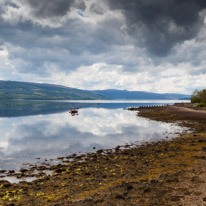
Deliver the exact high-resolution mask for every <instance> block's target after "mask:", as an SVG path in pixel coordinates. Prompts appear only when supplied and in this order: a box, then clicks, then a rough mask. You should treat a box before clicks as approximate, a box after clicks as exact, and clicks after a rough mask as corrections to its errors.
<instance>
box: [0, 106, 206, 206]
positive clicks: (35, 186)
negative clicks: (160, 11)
mask: <svg viewBox="0 0 206 206" xmlns="http://www.w3.org/2000/svg"><path fill="white" fill-rule="evenodd" d="M133 110H134V112H135V110H138V115H140V116H142V117H146V118H150V119H152V120H156V121H164V122H176V123H177V124H179V125H181V126H186V127H188V128H189V129H190V130H191V132H190V133H189V134H182V135H180V137H178V138H176V139H174V140H172V141H159V142H155V143H152V144H145V145H142V146H138V145H135V144H132V145H125V146H118V147H116V148H114V149H109V150H99V151H97V152H96V153H89V154H84V155H80V156H77V155H76V154H74V155H71V156H68V157H64V158H63V157H62V158H60V159H62V164H59V165H55V166H51V165H49V164H45V165H41V166H37V165H33V166H31V167H30V169H25V170H22V171H20V173H18V174H13V175H15V176H16V177H18V178H22V177H36V178H37V179H36V180H34V181H32V182H20V183H18V184H11V183H9V182H8V181H6V180H1V181H0V205H10V206H12V205H22V206H25V205H35V206H37V205H52V206H58V205H59V206H62V205H65V206H68V205H71V206H73V205H95V206H96V205H102V206H116V205H122V206H125V205H133V206H135V205H138V206H139V205H151V206H153V205H161V206H162V205H206V174H205V171H206V126H205V125H206V111H205V110H195V109H194V108H190V107H187V106H185V105H177V106H167V107H159V108H144V109H135V108H133ZM34 171H36V172H37V174H36V175H34Z"/></svg>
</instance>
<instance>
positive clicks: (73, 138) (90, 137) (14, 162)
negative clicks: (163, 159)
mask: <svg viewBox="0 0 206 206" xmlns="http://www.w3.org/2000/svg"><path fill="white" fill-rule="evenodd" d="M0 130H1V136H0V156H1V162H0V166H1V169H19V168H20V167H21V165H22V163H24V162H29V163H34V162H37V161H39V160H37V159H36V158H43V159H44V158H47V159H49V158H55V157H58V156H65V155H67V154H69V153H77V152H88V151H92V148H93V147H96V148H97V149H99V148H113V147H115V146H117V145H123V144H125V143H131V142H135V141H137V142H139V143H141V142H146V141H154V140H158V139H162V138H165V137H166V136H168V137H169V138H170V137H174V136H175V133H176V132H181V130H182V129H181V128H180V127H177V126H175V125H174V124H168V123H160V122H155V121H148V120H147V119H144V118H140V117H137V116H136V113H135V112H131V111H127V110H123V109H106V108H93V107H88V108H82V109H79V115H78V116H71V114H70V113H69V110H68V109H67V111H66V112H62V113H55V114H50V115H35V116H24V117H15V118H0Z"/></svg>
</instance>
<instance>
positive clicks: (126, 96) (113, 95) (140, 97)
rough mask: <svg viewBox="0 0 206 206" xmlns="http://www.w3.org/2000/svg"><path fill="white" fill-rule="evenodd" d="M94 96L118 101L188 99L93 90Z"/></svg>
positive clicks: (174, 96) (147, 93) (133, 92)
mask: <svg viewBox="0 0 206 206" xmlns="http://www.w3.org/2000/svg"><path fill="white" fill-rule="evenodd" d="M92 92H93V93H94V94H96V95H102V96H105V97H106V98H108V99H119V100H155V99H165V100H166V99H168V100H169V99H171V100H172V99H190V95H185V94H175V93H165V94H159V93H152V92H142V91H127V90H116V89H108V90H93V91H92Z"/></svg>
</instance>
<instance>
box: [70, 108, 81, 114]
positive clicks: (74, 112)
mask: <svg viewBox="0 0 206 206" xmlns="http://www.w3.org/2000/svg"><path fill="white" fill-rule="evenodd" d="M78 110H79V109H78V108H72V109H70V111H69V113H70V114H71V115H72V116H74V115H78Z"/></svg>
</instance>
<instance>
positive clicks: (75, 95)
mask: <svg viewBox="0 0 206 206" xmlns="http://www.w3.org/2000/svg"><path fill="white" fill-rule="evenodd" d="M0 99H30V100H32V99H33V100H38V99H39V100H71V99H72V100H80V99H81V100H93V99H105V97H103V96H101V95H98V94H94V93H93V92H90V91H85V90H80V89H74V88H70V87H64V86H59V85H53V84H39V83H29V82H17V81H1V80H0Z"/></svg>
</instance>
